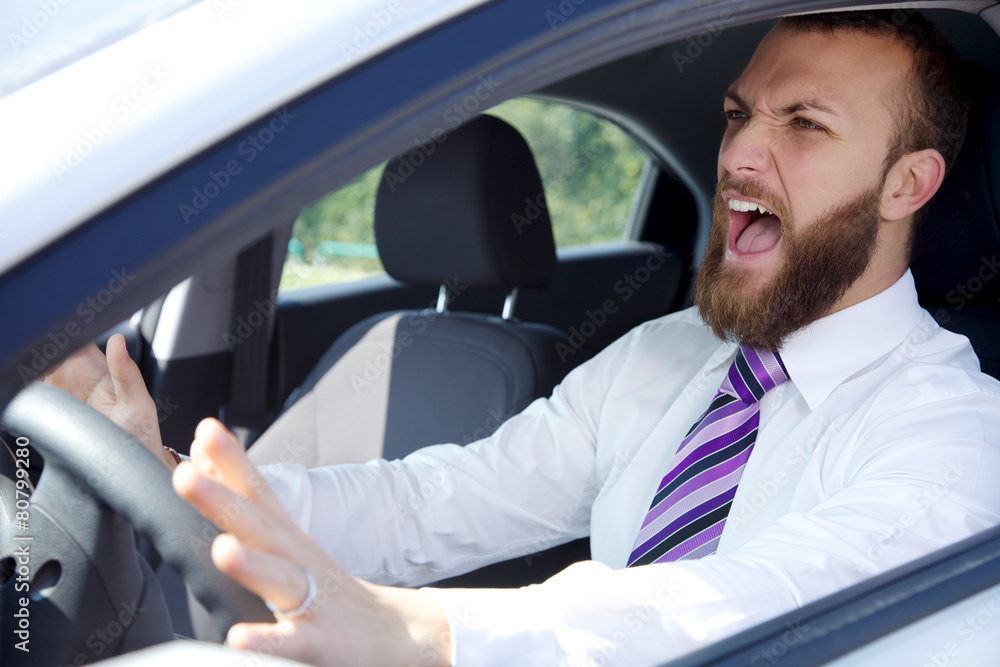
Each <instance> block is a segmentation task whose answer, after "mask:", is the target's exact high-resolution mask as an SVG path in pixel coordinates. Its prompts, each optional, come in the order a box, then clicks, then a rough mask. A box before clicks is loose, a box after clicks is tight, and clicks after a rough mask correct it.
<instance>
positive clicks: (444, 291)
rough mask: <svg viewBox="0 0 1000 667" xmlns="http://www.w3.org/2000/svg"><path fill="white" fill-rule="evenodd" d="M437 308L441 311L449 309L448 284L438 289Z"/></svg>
mask: <svg viewBox="0 0 1000 667" xmlns="http://www.w3.org/2000/svg"><path fill="white" fill-rule="evenodd" d="M436 310H437V311H438V312H439V313H443V312H445V311H446V310H448V286H447V285H441V287H440V288H439V289H438V301H437V307H436Z"/></svg>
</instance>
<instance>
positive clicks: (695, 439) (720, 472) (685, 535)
mask: <svg viewBox="0 0 1000 667" xmlns="http://www.w3.org/2000/svg"><path fill="white" fill-rule="evenodd" d="M787 379H788V373H787V371H785V366H784V364H782V363H781V359H779V358H778V355H777V354H775V353H773V352H768V351H766V350H760V351H758V350H755V349H753V348H752V347H749V346H746V345H744V346H742V347H740V350H739V352H738V353H737V354H736V359H735V361H733V365H732V366H730V367H729V373H728V374H727V375H726V378H725V379H724V380H723V381H722V386H721V387H720V388H719V393H717V394H716V395H715V399H714V400H713V401H712V404H711V405H710V406H709V407H708V410H706V411H705V414H703V415H702V416H701V417H700V418H699V419H698V421H697V422H695V424H694V426H692V427H691V430H690V431H688V434H687V435H686V436H685V437H684V440H683V441H682V442H681V446H680V448H679V449H678V450H677V453H676V454H675V455H674V458H673V460H672V461H671V462H670V472H668V473H667V474H666V476H665V477H664V478H663V481H662V482H660V486H659V488H657V490H656V495H655V496H653V502H652V503H651V504H650V506H649V511H648V512H647V513H646V519H645V521H643V522H642V528H640V529H639V535H638V536H636V538H635V546H633V547H632V555H631V556H629V560H628V566H629V567H632V566H633V565H648V564H650V563H665V562H670V561H675V560H681V559H688V558H701V557H702V556H708V555H709V554H714V553H715V550H716V549H717V548H718V546H719V538H720V537H721V535H722V528H723V526H725V524H726V517H727V516H728V515H729V508H730V506H732V504H733V498H734V497H735V496H736V487H737V485H738V484H739V483H740V477H741V476H742V475H743V468H744V467H745V466H746V463H747V459H749V458H750V451H751V450H752V449H753V443H754V440H756V439H757V425H758V424H759V423H760V403H759V401H760V399H761V398H763V396H764V394H765V393H767V392H768V391H770V390H771V389H774V388H775V387H777V386H778V385H779V384H781V383H782V382H784V381H785V380H787Z"/></svg>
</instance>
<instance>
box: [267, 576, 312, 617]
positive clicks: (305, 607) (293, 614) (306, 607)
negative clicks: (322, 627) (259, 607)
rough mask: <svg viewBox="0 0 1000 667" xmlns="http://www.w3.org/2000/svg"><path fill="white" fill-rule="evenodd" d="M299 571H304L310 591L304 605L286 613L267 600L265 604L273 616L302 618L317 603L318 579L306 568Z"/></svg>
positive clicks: (307, 592)
mask: <svg viewBox="0 0 1000 667" xmlns="http://www.w3.org/2000/svg"><path fill="white" fill-rule="evenodd" d="M299 570H301V571H302V574H304V575H306V586H307V587H308V590H307V591H306V599H305V600H303V601H302V604H300V605H299V606H298V607H296V608H295V609H290V610H288V611H285V610H283V609H278V608H277V607H275V606H274V605H273V604H271V603H270V602H268V601H267V600H264V604H266V605H267V608H268V609H270V610H271V613H272V614H281V615H282V616H284V617H285V618H291V619H294V618H298V617H299V616H302V615H303V614H305V613H306V612H308V611H309V608H310V607H312V605H313V602H315V601H316V579H315V578H313V576H312V572H310V571H309V570H307V569H305V568H304V567H300V568H299Z"/></svg>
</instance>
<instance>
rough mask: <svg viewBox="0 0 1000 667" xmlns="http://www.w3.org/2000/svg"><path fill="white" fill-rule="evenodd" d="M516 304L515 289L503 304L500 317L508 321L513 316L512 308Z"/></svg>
mask: <svg viewBox="0 0 1000 667" xmlns="http://www.w3.org/2000/svg"><path fill="white" fill-rule="evenodd" d="M516 304H517V288H516V287H515V288H514V289H512V290H511V291H510V294H508V295H507V298H506V299H505V300H504V302H503V314H502V315H501V317H502V318H503V319H505V320H509V319H510V318H512V317H513V316H514V306H515V305H516Z"/></svg>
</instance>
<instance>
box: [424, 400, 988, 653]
mask: <svg viewBox="0 0 1000 667" xmlns="http://www.w3.org/2000/svg"><path fill="white" fill-rule="evenodd" d="M998 434H1000V400H998V399H997V397H995V396H990V395H973V396H964V397H960V398H955V399H949V400H944V401H937V402H934V403H927V404H921V405H915V406H911V408H910V409H908V410H903V411H900V412H897V413H895V414H891V415H888V416H885V417H880V418H878V419H877V420H876V421H875V422H873V423H870V424H869V425H868V427H867V428H866V429H865V430H864V432H863V433H861V434H859V437H858V438H856V439H855V440H854V442H853V444H854V447H853V451H851V452H850V463H851V465H850V466H848V470H849V473H848V474H847V475H846V476H844V477H841V478H839V479H836V478H834V477H833V476H832V475H831V476H830V477H828V478H825V479H822V480H820V481H819V484H820V485H821V486H822V487H825V488H826V489H828V497H827V499H826V500H825V501H823V502H820V503H818V504H816V505H815V506H814V507H813V508H811V509H810V510H808V511H801V512H788V513H787V514H785V515H783V516H782V517H781V518H779V519H778V520H777V521H775V522H774V523H773V524H772V525H771V526H769V527H768V528H766V529H765V530H764V531H762V532H761V533H760V534H758V535H757V536H756V537H754V538H753V539H751V540H750V541H749V542H747V543H746V544H744V545H743V546H742V547H740V548H738V549H736V550H735V551H732V552H730V553H727V554H718V555H713V556H708V557H706V558H703V559H701V560H695V561H680V562H676V563H663V564H654V565H647V566H643V567H635V568H630V569H623V570H613V569H611V568H608V567H607V566H605V565H602V564H599V563H595V562H585V563H579V564H576V565H573V566H571V567H569V568H568V569H566V570H564V571H563V572H562V573H560V574H558V575H556V576H555V577H553V578H551V579H549V580H548V581H546V582H545V583H543V584H541V585H538V586H530V587H527V588H523V589H517V590H473V589H465V590H461V589H449V590H443V589H429V588H427V589H423V590H424V591H425V592H426V593H427V594H428V595H432V596H433V597H434V598H435V599H436V600H437V602H438V603H439V604H440V605H441V606H442V608H443V609H444V610H445V613H446V615H447V616H448V619H449V623H450V627H451V632H452V640H453V643H452V646H453V648H454V656H453V658H454V660H455V664H456V665H458V666H459V667H462V666H465V665H480V666H488V665H507V664H517V663H518V657H519V656H520V657H523V656H526V655H532V656H536V655H537V656H539V657H540V658H539V660H537V664H546V665H550V664H551V665H567V666H568V665H579V664H607V665H619V664H620V665H656V664H660V663H662V662H663V661H665V660H669V659H672V658H674V657H677V656H678V655H681V654H684V653H687V652H689V651H692V650H694V649H696V648H699V647H701V646H703V645H704V644H705V643H709V642H713V641H716V640H718V639H721V638H723V637H725V636H728V635H731V634H734V633H736V632H738V631H740V630H742V629H745V628H747V627H750V626H752V625H756V624H758V623H760V622H762V621H764V620H766V619H768V618H772V617H774V616H777V615H779V614H781V613H784V612H786V611H790V610H792V609H794V608H796V607H798V606H800V605H803V604H806V603H808V602H811V601H813V600H816V599H818V598H820V597H823V596H825V595H828V594H830V593H833V592H834V591H837V590H840V589H842V588H844V587H847V586H850V585H852V584H854V583H857V582H859V581H861V580H863V579H865V578H867V577H868V576H871V575H874V574H877V573H880V572H884V571H886V570H889V569H891V568H893V567H896V566H898V565H901V564H903V563H905V562H907V561H910V560H912V559H914V558H917V557H919V556H922V555H925V554H927V553H930V552H932V551H934V550H935V549H937V548H940V547H942V546H944V545H946V544H949V543H951V542H954V541H957V540H960V539H962V538H965V537H968V536H969V535H972V534H974V533H976V532H979V531H981V530H984V529H986V528H988V527H990V526H993V525H996V524H997V523H998V522H1000V492H998V491H997V490H996V489H997V486H996V480H997V479H998V478H1000V445H998V443H997V438H998ZM834 468H836V469H838V470H842V469H843V467H842V466H831V467H830V469H831V470H832V469H834ZM795 631H796V628H794V627H790V628H789V633H788V637H786V639H787V641H789V642H794V641H795V637H796V636H797V635H796V632H795ZM761 660H762V662H761V664H765V663H764V656H761Z"/></svg>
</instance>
